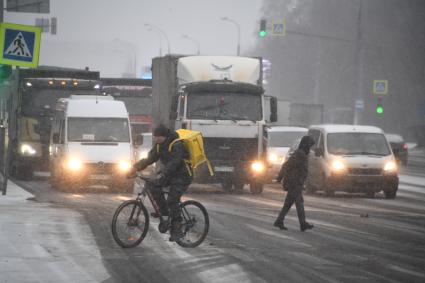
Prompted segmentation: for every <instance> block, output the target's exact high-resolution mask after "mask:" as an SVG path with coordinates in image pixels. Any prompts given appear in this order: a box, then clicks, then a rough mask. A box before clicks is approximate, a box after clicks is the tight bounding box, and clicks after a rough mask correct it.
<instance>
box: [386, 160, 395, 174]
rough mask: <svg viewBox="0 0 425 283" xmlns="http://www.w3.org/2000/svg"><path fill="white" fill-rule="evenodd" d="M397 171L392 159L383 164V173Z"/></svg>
mask: <svg viewBox="0 0 425 283" xmlns="http://www.w3.org/2000/svg"><path fill="white" fill-rule="evenodd" d="M396 171H397V164H395V162H394V161H388V162H387V163H385V165H384V172H385V173H392V172H396Z"/></svg>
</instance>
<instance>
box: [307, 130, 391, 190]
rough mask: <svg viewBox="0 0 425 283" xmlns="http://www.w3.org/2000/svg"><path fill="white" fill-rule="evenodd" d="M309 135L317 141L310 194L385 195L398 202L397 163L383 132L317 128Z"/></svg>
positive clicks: (312, 161) (310, 167)
mask: <svg viewBox="0 0 425 283" xmlns="http://www.w3.org/2000/svg"><path fill="white" fill-rule="evenodd" d="M308 134H309V135H310V136H311V137H312V138H313V139H314V140H315V142H316V143H315V145H314V146H313V147H312V150H313V151H314V152H312V153H311V154H310V155H309V172H308V178H307V184H306V186H307V190H308V191H316V190H323V191H324V192H325V193H326V194H327V195H333V194H334V193H335V191H347V192H362V193H366V194H367V195H369V196H374V194H375V193H376V192H379V191H381V190H382V191H383V192H384V194H385V197H386V198H395V196H396V193H397V189H398V174H397V163H396V161H395V158H394V155H393V153H392V151H391V147H390V145H389V143H388V141H387V139H386V137H385V135H384V132H383V131H382V130H381V129H379V128H377V127H373V126H354V125H318V126H311V127H310V128H309V131H308Z"/></svg>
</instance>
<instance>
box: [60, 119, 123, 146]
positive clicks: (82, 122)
mask: <svg viewBox="0 0 425 283" xmlns="http://www.w3.org/2000/svg"><path fill="white" fill-rule="evenodd" d="M129 129H130V128H129V125H128V120H127V119H125V118H71V117H70V118H68V141H77V142H78V141H79V142H129V141H130V134H129Z"/></svg>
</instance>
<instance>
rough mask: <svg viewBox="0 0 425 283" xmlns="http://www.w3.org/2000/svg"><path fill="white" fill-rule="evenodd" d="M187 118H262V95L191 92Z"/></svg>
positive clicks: (256, 119)
mask: <svg viewBox="0 0 425 283" xmlns="http://www.w3.org/2000/svg"><path fill="white" fill-rule="evenodd" d="M187 118H190V119H213V120H214V119H216V120H217V119H218V120H251V121H259V120H261V119H262V108H261V96H260V95H253V94H246V93H191V94H189V95H188V98H187Z"/></svg>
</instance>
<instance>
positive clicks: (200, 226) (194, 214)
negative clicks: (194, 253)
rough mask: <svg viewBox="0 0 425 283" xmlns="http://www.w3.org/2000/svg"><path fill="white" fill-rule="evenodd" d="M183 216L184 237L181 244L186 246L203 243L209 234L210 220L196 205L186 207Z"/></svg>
mask: <svg viewBox="0 0 425 283" xmlns="http://www.w3.org/2000/svg"><path fill="white" fill-rule="evenodd" d="M182 216H183V221H182V226H183V228H182V229H183V232H184V237H183V238H181V239H180V240H179V242H180V243H181V244H186V245H194V244H199V243H201V242H202V241H203V240H204V238H205V235H206V233H207V232H208V220H207V219H206V218H205V215H204V213H203V211H202V210H201V209H200V208H199V207H198V206H196V205H193V204H192V205H185V206H184V207H183V209H182Z"/></svg>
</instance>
